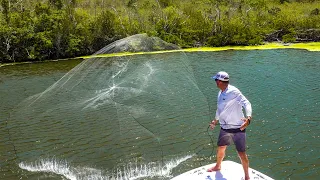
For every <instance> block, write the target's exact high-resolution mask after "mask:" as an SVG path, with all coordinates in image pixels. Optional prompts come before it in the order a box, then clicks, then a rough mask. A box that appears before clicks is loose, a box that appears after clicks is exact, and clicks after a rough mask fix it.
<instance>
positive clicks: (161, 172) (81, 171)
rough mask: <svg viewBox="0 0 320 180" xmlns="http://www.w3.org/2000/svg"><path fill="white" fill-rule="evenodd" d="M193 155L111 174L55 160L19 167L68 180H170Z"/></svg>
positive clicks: (127, 168)
mask: <svg viewBox="0 0 320 180" xmlns="http://www.w3.org/2000/svg"><path fill="white" fill-rule="evenodd" d="M193 156H194V155H187V156H184V157H181V158H175V159H171V160H170V161H168V162H165V163H164V165H160V164H159V163H153V162H151V163H148V164H142V165H138V164H137V163H128V165H127V166H125V167H122V168H117V169H116V170H114V171H113V172H111V173H110V171H107V170H106V171H103V170H99V169H95V168H91V167H72V165H71V164H70V163H68V162H67V161H63V160H57V159H54V158H52V159H41V160H38V161H35V162H31V163H26V162H21V163H20V164H19V167H20V168H21V169H24V170H27V171H30V172H42V173H53V174H57V175H61V176H64V177H65V178H67V179H70V180H85V179H91V180H111V179H112V180H135V179H140V178H146V177H167V178H170V177H172V176H171V171H172V169H173V168H175V167H177V166H178V165H179V164H180V163H182V162H184V161H186V160H188V159H190V158H191V157H193Z"/></svg>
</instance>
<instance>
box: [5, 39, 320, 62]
mask: <svg viewBox="0 0 320 180" xmlns="http://www.w3.org/2000/svg"><path fill="white" fill-rule="evenodd" d="M270 49H305V50H308V51H320V42H309V43H281V42H266V43H265V44H263V45H256V46H223V47H194V48H186V49H178V50H164V51H152V52H122V53H112V54H101V55H88V56H81V57H75V58H68V59H55V60H44V61H24V62H13V63H0V68H1V67H4V66H10V65H21V64H32V63H43V62H53V61H66V60H84V59H89V58H93V57H114V56H129V55H142V54H159V53H170V52H201V51H202V52H205V51H227V50H270Z"/></svg>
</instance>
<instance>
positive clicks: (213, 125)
mask: <svg viewBox="0 0 320 180" xmlns="http://www.w3.org/2000/svg"><path fill="white" fill-rule="evenodd" d="M217 123H218V120H212V121H211V123H210V124H209V125H210V128H211V129H212V130H213V129H214V127H216V125H217Z"/></svg>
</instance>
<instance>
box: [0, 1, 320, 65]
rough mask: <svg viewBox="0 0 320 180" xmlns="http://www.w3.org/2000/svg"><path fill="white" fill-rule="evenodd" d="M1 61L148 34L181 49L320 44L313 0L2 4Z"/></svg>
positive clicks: (73, 52) (75, 51) (91, 48)
mask: <svg viewBox="0 0 320 180" xmlns="http://www.w3.org/2000/svg"><path fill="white" fill-rule="evenodd" d="M0 5H1V8H0V9H1V14H0V42H2V43H0V59H1V62H14V61H29V60H45V59H58V58H71V57H75V56H81V55H88V54H92V53H94V52H96V51H97V50H99V49H100V48H102V47H104V46H106V45H107V44H109V43H112V42H114V41H115V40H118V39H120V38H123V37H126V36H130V35H133V34H137V33H147V34H148V35H151V36H157V37H160V38H161V39H163V40H165V41H167V42H170V43H174V44H177V45H179V46H181V47H195V46H225V45H256V44H261V43H262V42H263V39H265V37H266V36H267V35H268V34H272V33H273V32H275V33H276V34H275V36H276V37H275V38H271V39H282V40H283V41H284V42H296V41H298V40H299V39H304V40H305V39H308V40H310V39H312V38H314V39H318V34H319V29H320V10H319V9H320V2H319V1H314V0H271V1H265V0H236V1H233V0H232V1H230V0H188V1H187V0H156V1H149V0H125V1H124V0H121V1H114V0H103V1H101V0H24V1H20V0H19V1H17V0H0Z"/></svg>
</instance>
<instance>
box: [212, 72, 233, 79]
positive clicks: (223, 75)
mask: <svg viewBox="0 0 320 180" xmlns="http://www.w3.org/2000/svg"><path fill="white" fill-rule="evenodd" d="M212 79H214V80H220V81H229V74H228V73H226V72H224V71H220V72H218V73H217V74H216V75H215V76H212Z"/></svg>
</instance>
